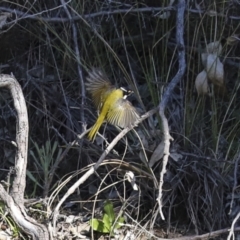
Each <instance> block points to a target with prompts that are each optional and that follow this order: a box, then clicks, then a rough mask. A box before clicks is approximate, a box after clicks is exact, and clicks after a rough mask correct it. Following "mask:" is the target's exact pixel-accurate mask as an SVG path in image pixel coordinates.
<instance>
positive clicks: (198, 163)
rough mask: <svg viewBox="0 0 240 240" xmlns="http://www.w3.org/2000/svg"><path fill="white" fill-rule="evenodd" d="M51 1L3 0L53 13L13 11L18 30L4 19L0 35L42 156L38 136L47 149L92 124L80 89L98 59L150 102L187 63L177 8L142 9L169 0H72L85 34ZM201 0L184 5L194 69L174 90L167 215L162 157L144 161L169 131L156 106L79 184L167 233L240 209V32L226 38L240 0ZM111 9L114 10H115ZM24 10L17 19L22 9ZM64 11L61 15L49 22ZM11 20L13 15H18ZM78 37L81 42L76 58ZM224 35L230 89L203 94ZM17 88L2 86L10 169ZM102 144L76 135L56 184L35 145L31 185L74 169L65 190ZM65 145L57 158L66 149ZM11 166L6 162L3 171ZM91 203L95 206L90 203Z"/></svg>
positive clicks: (224, 219) (216, 225) (227, 219)
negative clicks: (181, 55)
mask: <svg viewBox="0 0 240 240" xmlns="http://www.w3.org/2000/svg"><path fill="white" fill-rule="evenodd" d="M45 2H46V1H42V2H38V1H37V2H34V4H32V3H31V2H30V1H28V2H27V3H26V5H23V2H22V1H17V2H14V1H13V2H9V1H8V2H7V1H6V2H4V4H3V6H5V7H6V8H8V9H14V8H16V9H18V10H19V12H27V11H28V14H29V16H34V14H37V13H40V12H42V15H41V16H42V17H45V19H44V20H39V19H37V16H38V15H35V16H34V17H33V19H31V18H23V19H22V20H19V21H18V22H17V24H15V25H14V22H12V24H11V25H9V26H11V29H9V26H7V27H6V29H4V30H5V31H3V32H1V34H0V41H1V46H2V47H1V50H0V60H1V64H9V66H6V67H4V68H0V69H1V72H2V73H9V72H13V73H14V75H15V76H16V78H17V79H18V80H19V82H20V83H21V85H22V87H23V90H24V93H25V97H26V101H27V105H28V111H29V122H30V139H31V142H30V143H29V144H30V150H31V151H32V152H34V153H35V155H36V154H37V151H36V146H34V144H33V142H35V144H37V145H38V146H39V148H41V146H45V144H46V143H47V141H50V142H52V143H54V142H55V141H56V142H57V143H58V148H60V149H62V150H63V151H64V150H65V149H66V148H67V145H68V143H69V142H73V141H74V140H75V139H76V138H77V134H80V133H81V132H82V131H83V130H84V127H85V124H87V127H90V126H92V125H93V123H94V121H95V120H96V117H97V113H96V112H95V109H94V107H93V104H92V102H91V100H90V99H89V96H88V95H85V96H83V95H82V94H83V93H84V91H83V88H85V86H84V85H83V84H82V82H81V81H82V80H83V81H85V79H86V76H87V71H88V69H89V68H91V67H93V66H95V67H100V68H102V69H104V70H105V71H106V72H107V74H108V75H109V77H110V78H111V79H112V82H113V83H114V82H116V83H117V84H118V85H119V86H129V87H131V88H132V89H133V90H134V92H135V95H134V96H133V97H132V98H130V100H131V101H132V103H133V104H134V105H135V106H136V107H137V108H138V110H139V111H140V112H141V113H144V112H146V111H148V110H150V109H153V108H154V107H156V106H157V105H158V104H159V102H160V101H161V97H162V93H163V91H164V87H165V86H166V85H167V84H168V82H169V81H171V79H172V77H173V76H174V75H175V74H176V72H177V70H178V65H177V57H178V56H177V51H176V50H177V46H176V45H175V10H174V9H173V10H171V11H170V14H171V15H170V16H169V18H168V19H162V18H160V17H159V15H160V13H159V10H157V11H153V12H152V11H147V10H146V11H141V9H143V8H150V7H166V6H167V5H168V1H161V2H162V5H159V6H155V5H154V4H153V2H154V3H155V1H145V3H143V2H140V1H135V2H134V4H133V3H130V2H129V1H124V2H121V3H119V2H115V1H112V3H111V4H110V3H109V1H91V0H88V1H72V2H71V3H70V5H69V11H70V13H71V14H72V16H74V17H76V18H77V20H76V21H75V22H74V23H75V27H76V30H77V36H74V32H73V23H72V22H70V21H68V20H67V15H66V12H65V10H64V8H62V7H59V8H56V9H55V10H52V11H48V12H44V9H50V8H55V7H57V6H59V3H58V1H49V2H48V3H45ZM195 2H196V4H197V1H195ZM151 4H153V5H154V6H153V5H151ZM196 4H195V5H193V6H187V8H188V9H189V10H190V11H186V15H185V44H186V48H187V54H186V60H187V64H188V65H187V72H186V74H185V77H184V79H182V82H181V84H180V85H179V86H178V87H177V88H176V89H175V91H174V92H173V93H172V99H171V101H170V103H169V106H168V108H167V116H168V121H169V125H170V127H171V134H172V136H173V137H174V141H173V143H172V146H171V154H172V157H171V158H170V160H169V164H168V167H167V168H168V172H167V174H166V176H165V184H164V190H165V192H164V199H163V200H164V201H163V202H164V214H165V216H166V218H167V225H164V224H163V222H162V221H161V220H160V218H159V216H158V215H157V214H158V210H157V205H156V202H155V199H156V197H157V194H158V193H157V191H156V185H157V182H158V178H159V172H160V171H161V161H158V162H157V163H156V164H155V165H154V166H153V168H152V169H151V168H149V167H148V166H147V164H146V161H149V159H150V157H151V155H152V154H153V151H154V150H155V149H156V147H157V146H158V144H159V143H160V142H161V122H160V119H159V117H158V116H157V115H154V116H153V117H151V118H149V119H148V120H146V121H145V122H144V123H143V124H141V125H140V126H139V127H138V128H136V129H135V130H136V133H134V132H131V133H129V134H128V135H127V137H126V138H125V139H123V140H122V141H121V142H119V143H118V145H117V146H116V147H115V149H114V151H112V152H111V153H110V154H109V155H108V159H106V161H105V162H104V164H102V166H101V168H100V169H99V170H98V171H97V173H96V175H95V176H94V177H92V178H90V179H88V181H87V182H86V183H85V184H84V185H83V186H81V189H80V192H79V195H77V194H76V196H78V198H79V199H80V202H81V206H80V209H79V210H80V211H83V210H84V209H85V206H86V205H84V204H89V203H85V201H87V200H89V202H91V201H90V200H94V201H93V202H95V205H96V207H98V206H101V204H98V201H100V202H102V201H103V200H104V199H112V201H113V202H114V203H115V205H116V207H118V211H119V208H120V209H123V210H124V211H126V212H127V213H128V215H129V216H131V218H132V219H130V218H129V217H128V220H127V221H128V222H129V223H131V224H136V222H138V223H139V224H140V225H141V226H144V228H145V229H148V230H149V229H155V228H157V227H159V226H164V228H165V229H166V232H167V233H170V232H171V231H172V228H174V227H175V228H176V229H179V227H180V228H182V226H184V227H185V228H186V230H185V232H184V233H183V234H185V233H187V232H188V230H189V229H194V232H195V234H202V233H205V232H210V231H213V230H218V229H222V228H225V227H228V226H229V225H230V223H231V221H232V219H233V217H234V216H235V215H236V214H237V212H238V211H239V207H238V201H239V199H238V195H237V193H236V195H235V197H234V199H233V198H232V189H233V188H236V189H234V190H236V191H237V185H236V184H237V182H238V178H239V175H238V173H237V171H236V168H237V167H238V166H237V165H236V164H235V162H236V160H237V159H238V155H239V129H240V128H239V124H240V121H239V119H240V118H239V108H240V106H239V104H240V103H239V99H238V97H237V96H238V94H239V90H238V89H239V71H238V69H239V62H238V56H239V41H236V43H235V44H234V45H229V44H227V43H228V42H227V40H228V37H230V36H233V35H234V36H235V35H236V36H239V35H238V34H239V24H238V22H239V21H238V20H235V19H234V16H239V12H240V6H239V5H238V4H237V2H232V1H217V0H215V1H211V3H210V1H202V2H201V3H199V4H200V5H196ZM234 4H235V5H234ZM130 6H131V7H133V8H134V9H135V8H139V11H135V12H131V11H125V12H123V9H130ZM174 6H176V5H174ZM197 6H199V9H197ZM0 9H1V8H0ZM200 9H202V10H204V11H201V10H200ZM193 10H195V11H193ZM112 11H115V12H116V13H114V14H111V12H112ZM118 11H119V13H117V12H118ZM121 11H122V12H121ZM106 12H109V14H107V13H106ZM95 13H96V14H95ZM97 13H99V15H97ZM101 13H102V14H101ZM18 14H19V15H18V16H19V18H21V17H23V16H20V13H18ZM84 14H85V17H83V15H84ZM88 14H89V15H88ZM94 14H95V15H94ZM55 16H58V17H59V19H58V20H56V21H52V20H51V19H52V18H53V17H55ZM61 18H63V19H62V20H64V21H61ZM14 19H15V16H13V17H12V18H11V19H9V21H11V20H12V21H13V20H14ZM65 20H66V21H65ZM74 38H76V39H75V40H77V43H78V48H79V54H80V55H79V57H78V54H77V52H76V45H74ZM216 40H220V41H221V42H222V44H223V51H222V53H221V56H220V58H221V61H222V62H223V63H224V70H225V82H226V86H227V89H228V92H227V94H226V95H225V96H221V95H218V94H217V93H216V92H217V90H216V89H212V91H213V92H212V96H211V97H198V96H197V93H196V90H195V89H194V81H195V78H196V76H197V74H198V73H199V72H200V71H201V70H202V68H203V66H202V64H201V51H202V49H203V48H205V47H206V45H207V44H208V43H210V42H213V41H216ZM78 67H79V68H78ZM79 69H80V70H81V71H82V73H83V77H82V76H81V74H80V72H79ZM8 98H9V96H8V95H7V93H5V92H3V94H2V95H1V96H0V102H1V108H2V109H3V110H2V111H3V112H4V114H3V117H2V118H1V119H0V124H1V126H2V127H1V129H3V130H1V136H0V139H1V140H0V141H1V147H0V152H1V156H2V159H3V161H2V164H1V168H4V169H8V168H9V166H11V165H12V160H11V159H12V157H11V156H12V155H13V154H14V149H13V148H12V146H11V144H10V143H9V142H10V141H9V140H10V139H14V136H15V132H14V131H15V130H14V129H15V128H14V121H15V120H14V119H15V118H14V111H13V110H12V106H11V103H9V102H8V101H7V99H8ZM83 102H84V105H82V103H83ZM8 113H9V114H8ZM101 133H103V134H104V137H105V138H107V140H108V142H111V140H112V139H113V138H114V136H116V134H117V133H118V129H116V128H115V127H113V126H110V125H108V126H106V127H105V129H103V128H102V130H101ZM136 134H137V135H138V136H139V138H138V137H137V135H136ZM105 145H106V143H105V141H104V140H102V139H101V138H100V137H99V138H98V139H97V141H96V142H94V143H91V142H89V141H88V140H87V139H86V138H84V139H83V140H81V141H79V146H74V147H72V148H71V149H69V150H68V152H67V154H66V155H64V157H63V158H61V159H60V161H59V162H58V166H57V168H56V169H54V176H53V178H52V179H51V181H50V182H49V184H48V185H49V186H48V187H49V189H48V191H46V189H45V190H44V189H43V186H42V183H43V178H44V179H45V181H46V179H48V178H47V177H46V172H45V170H43V168H42V167H39V166H38V164H36V162H35V161H34V159H33V158H32V156H31V155H30V156H29V164H28V170H29V171H30V172H31V173H32V174H33V175H34V179H33V178H32V179H30V178H28V179H27V186H28V187H27V192H26V194H27V195H28V196H31V197H37V196H41V195H44V196H47V195H48V196H50V194H51V193H52V192H53V190H54V189H55V190H56V187H57V185H58V186H59V184H60V183H63V182H64V181H63V179H65V178H66V176H70V175H71V174H73V176H72V177H71V178H70V179H69V181H67V182H65V183H64V184H63V185H62V186H61V191H66V189H68V188H69V186H70V185H71V184H72V183H73V182H74V181H75V180H76V179H78V178H79V177H80V176H81V174H82V173H83V172H85V171H86V170H87V169H88V168H89V166H90V165H91V164H93V163H94V162H96V161H97V160H98V158H99V156H100V155H101V153H102V151H103V149H104V148H105ZM57 153H58V151H57V152H55V153H54V154H53V158H55V159H59V158H60V157H62V156H58V154H57ZM176 153H177V154H178V155H177V157H176ZM174 154H175V155H174ZM174 156H175V157H176V158H175V160H174ZM48 167H49V169H47V170H46V171H47V172H49V171H51V170H53V165H49V166H48ZM126 170H129V171H130V170H131V171H133V172H134V174H135V176H136V180H137V185H138V187H139V189H140V190H141V191H140V192H135V191H133V190H132V187H131V184H130V183H128V182H127V181H126V179H125V177H124V176H125V172H126ZM234 171H235V172H236V174H235V175H234ZM5 175H6V173H1V179H2V178H4V177H5ZM33 183H34V184H33ZM39 184H40V185H41V187H40V186H39ZM61 194H62V193H61V192H56V193H55V195H54V196H52V199H51V201H52V202H51V206H53V205H54V200H55V199H57V198H58V197H60V196H61ZM232 199H233V200H232ZM230 206H232V211H231V214H230V215H229V214H228V212H229V210H230ZM87 208H88V209H89V211H90V212H91V211H92V208H93V205H91V204H90V205H89V206H88V207H87ZM136 226H137V227H136V232H137V231H138V230H139V233H140V227H139V226H138V225H136Z"/></svg>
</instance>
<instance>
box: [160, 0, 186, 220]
mask: <svg viewBox="0 0 240 240" xmlns="http://www.w3.org/2000/svg"><path fill="white" fill-rule="evenodd" d="M184 11H185V0H179V1H178V8H177V18H176V42H177V48H178V62H179V68H178V72H177V74H176V75H175V77H174V78H173V79H172V81H171V82H170V83H169V85H168V87H167V89H166V91H165V92H164V95H163V98H162V101H161V103H160V105H159V115H160V117H161V119H162V128H163V137H164V144H165V146H164V156H163V165H162V171H161V173H160V182H159V195H158V198H157V201H158V204H159V212H160V215H161V218H162V219H163V220H164V219H165V218H164V215H163V212H162V207H163V206H162V196H163V193H162V187H163V177H164V174H165V173H166V171H167V170H166V166H167V163H168V157H169V155H170V152H169V148H170V140H173V138H172V137H171V136H170V133H169V126H168V121H167V118H166V116H165V113H164V111H165V108H166V106H167V104H168V101H169V99H170V98H171V95H172V92H173V90H174V88H175V87H176V85H177V84H178V83H179V82H180V80H181V79H182V77H183V75H184V72H185V69H186V60H185V46H184V40H183V33H184Z"/></svg>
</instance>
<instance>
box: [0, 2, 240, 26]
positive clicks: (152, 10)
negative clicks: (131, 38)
mask: <svg viewBox="0 0 240 240" xmlns="http://www.w3.org/2000/svg"><path fill="white" fill-rule="evenodd" d="M70 2H71V1H68V2H67V3H66V4H68V3H70ZM66 4H65V5H66ZM61 7H62V6H61V5H60V6H57V7H55V8H50V9H47V10H44V11H41V12H38V13H35V14H28V13H27V12H23V11H20V10H17V9H12V8H8V7H0V10H1V11H2V12H8V13H12V14H14V16H16V17H17V19H16V20H13V21H11V22H7V23H6V24H5V25H10V24H13V23H16V22H17V21H20V20H22V19H34V20H40V21H44V22H60V23H63V22H69V21H79V20H81V19H82V18H85V19H89V18H95V17H102V16H105V15H106V16H109V15H114V14H128V13H139V12H142V13H152V14H154V15H153V17H156V18H157V17H158V15H160V14H162V13H164V12H169V11H175V10H176V8H175V7H174V6H170V7H145V8H144V7H143V8H135V7H133V6H131V7H129V8H125V9H116V10H111V11H99V12H95V13H88V14H82V15H81V16H75V17H73V18H72V19H71V20H70V19H69V18H66V17H42V15H43V14H44V13H46V12H48V13H49V12H51V11H54V10H56V9H58V8H61ZM187 11H188V12H190V13H192V14H197V15H199V14H206V15H208V16H213V14H214V15H215V16H216V17H222V18H226V19H231V20H236V21H238V20H239V19H240V17H239V16H234V15H228V14H223V13H218V12H213V11H211V10H210V11H206V10H205V9H203V10H201V9H193V8H188V9H187Z"/></svg>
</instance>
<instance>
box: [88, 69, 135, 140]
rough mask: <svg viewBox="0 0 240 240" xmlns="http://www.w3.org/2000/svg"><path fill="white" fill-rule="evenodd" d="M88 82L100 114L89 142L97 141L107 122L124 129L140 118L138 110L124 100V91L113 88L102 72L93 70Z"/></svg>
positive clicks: (89, 135)
mask: <svg viewBox="0 0 240 240" xmlns="http://www.w3.org/2000/svg"><path fill="white" fill-rule="evenodd" d="M87 80H88V83H87V84H86V86H87V90H88V91H89V93H90V94H91V95H92V99H93V102H94V104H95V106H96V107H97V108H98V110H99V112H100V114H99V116H98V119H97V121H96V123H95V124H94V125H93V127H92V129H91V130H90V132H89V134H88V138H89V140H94V139H95V137H96V134H97V132H98V130H99V128H100V127H101V125H102V124H103V122H104V121H105V120H106V121H107V122H109V123H111V124H113V125H115V126H119V127H122V128H124V127H127V126H129V125H131V124H132V123H133V122H135V121H136V120H137V119H138V118H139V115H138V113H137V111H136V109H135V108H134V107H133V106H132V104H131V103H130V102H129V101H128V100H126V99H125V98H124V94H123V90H122V89H117V88H115V87H114V86H112V85H111V83H110V81H109V80H108V78H107V77H106V76H105V75H104V74H103V73H102V72H101V71H99V70H96V69H94V70H92V71H91V72H90V73H89V77H88V78H87Z"/></svg>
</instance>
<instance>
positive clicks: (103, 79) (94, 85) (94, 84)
mask: <svg viewBox="0 0 240 240" xmlns="http://www.w3.org/2000/svg"><path fill="white" fill-rule="evenodd" d="M86 89H87V91H88V92H89V93H90V94H91V95H92V100H93V102H94V105H95V106H96V107H97V108H98V109H100V108H101V107H102V105H103V103H104V102H105V100H106V98H107V96H108V95H109V93H110V92H111V91H112V90H113V89H114V87H113V86H112V85H111V83H110V81H109V79H108V77H107V76H106V75H105V74H104V73H103V72H102V71H101V70H98V69H92V70H91V71H90V72H89V76H88V77H87V83H86Z"/></svg>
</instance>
